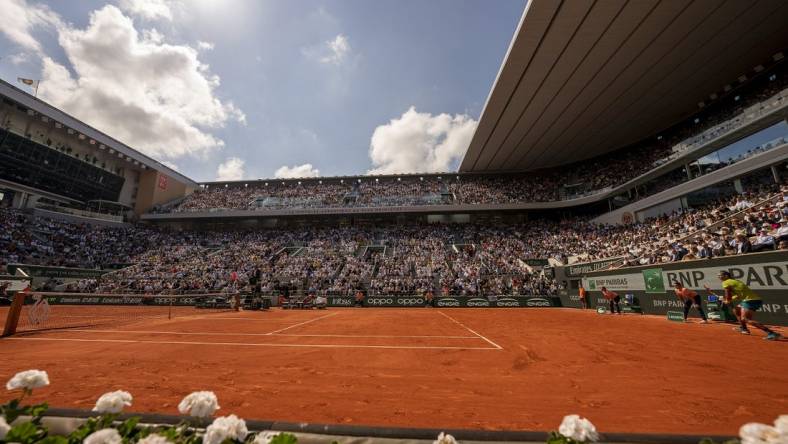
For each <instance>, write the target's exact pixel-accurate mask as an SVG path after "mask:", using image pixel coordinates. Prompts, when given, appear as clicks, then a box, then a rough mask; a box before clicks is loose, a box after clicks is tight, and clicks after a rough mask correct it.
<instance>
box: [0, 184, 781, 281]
mask: <svg viewBox="0 0 788 444" xmlns="http://www.w3.org/2000/svg"><path fill="white" fill-rule="evenodd" d="M757 179H762V180H761V182H760V183H759V182H758V181H757ZM766 179H767V180H765V181H766V182H768V178H766ZM763 182H764V180H763V178H762V177H760V178H759V177H755V178H752V180H751V181H748V182H746V183H747V188H748V191H747V192H746V193H744V194H738V193H734V195H732V196H726V197H722V198H719V199H716V200H714V201H713V202H711V203H709V204H707V205H704V206H701V207H698V208H693V209H689V210H686V211H677V212H673V213H671V214H666V215H664V216H661V217H657V218H652V219H648V220H645V221H643V222H638V223H634V224H630V225H619V226H606V225H597V224H593V223H589V222H585V221H582V220H578V219H565V220H550V219H537V220H529V221H526V222H523V223H520V224H500V225H496V226H486V225H478V224H462V225H423V224H422V225H420V224H415V225H406V226H389V227H386V226H383V227H342V228H334V227H309V228H300V229H294V228H288V229H270V230H264V231H256V230H255V231H237V230H236V231H219V232H217V231H209V232H206V231H171V230H167V229H163V228H158V227H145V226H137V227H133V226H131V227H123V228H113V227H100V226H92V225H90V224H74V223H69V222H63V221H57V220H53V219H47V218H43V217H37V216H28V215H26V214H25V213H23V212H20V211H18V210H12V209H4V210H2V212H0V226H1V227H2V233H3V234H2V235H0V248H2V256H0V264H3V265H6V264H20V263H21V264H32V265H51V266H67V267H81V268H100V267H107V266H109V265H111V264H126V265H128V266H127V267H126V268H123V269H121V270H118V271H113V272H109V273H107V274H105V275H103V276H101V277H99V278H91V279H82V280H78V281H75V282H69V283H64V282H58V281H57V280H55V279H52V280H50V281H47V282H46V283H44V284H43V285H44V288H45V289H48V290H52V291H54V290H58V291H74V292H98V293H113V292H116V293H146V294H180V293H188V292H215V291H223V290H228V289H229V287H233V288H239V287H240V288H244V287H246V289H247V291H251V290H252V288H251V287H250V285H251V284H250V278H252V277H253V276H256V277H257V278H258V279H257V280H258V281H259V282H260V286H261V287H260V289H259V290H261V291H263V292H267V293H274V292H277V291H280V290H281V288H282V287H283V286H288V287H290V289H291V290H300V291H304V292H308V291H311V292H319V293H326V294H345V295H347V294H354V293H355V292H357V291H359V290H361V291H364V292H365V293H369V294H424V293H426V292H434V293H435V294H443V295H501V294H514V295H554V294H555V293H556V291H557V290H558V286H559V284H558V283H556V282H555V281H554V280H553V279H552V278H551V277H549V276H548V275H546V274H545V273H544V271H543V270H542V269H541V267H538V269H536V268H535V267H532V266H530V265H529V264H528V259H542V260H551V263H552V264H555V265H566V264H571V263H577V262H586V261H595V260H601V259H606V258H621V264H620V265H646V264H658V263H666V262H675V261H687V260H699V259H710V258H713V257H720V256H730V255H737V254H747V253H751V252H759V251H767V250H775V249H781V250H788V186H786V185H783V186H782V189H780V187H779V186H777V185H776V184H773V183H772V184H768V183H763ZM546 262H547V261H546ZM233 272H235V273H236V274H237V280H236V279H233V280H231V278H230V276H231V275H232V274H233ZM253 282H255V281H253Z"/></svg>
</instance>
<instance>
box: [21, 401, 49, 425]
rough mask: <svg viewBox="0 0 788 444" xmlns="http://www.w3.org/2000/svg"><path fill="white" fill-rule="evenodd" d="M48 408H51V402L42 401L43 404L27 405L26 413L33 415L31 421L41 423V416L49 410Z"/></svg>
mask: <svg viewBox="0 0 788 444" xmlns="http://www.w3.org/2000/svg"><path fill="white" fill-rule="evenodd" d="M47 410H49V404H47V403H46V402H45V403H42V404H36V405H31V406H29V407H26V408H25V413H26V414H27V415H30V416H32V418H33V419H32V420H31V421H32V422H33V423H35V424H40V423H41V418H42V417H43V416H44V414H45V413H46V412H47Z"/></svg>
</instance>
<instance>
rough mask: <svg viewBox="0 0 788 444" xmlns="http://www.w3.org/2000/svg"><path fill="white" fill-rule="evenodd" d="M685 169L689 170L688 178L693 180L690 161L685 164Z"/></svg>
mask: <svg viewBox="0 0 788 444" xmlns="http://www.w3.org/2000/svg"><path fill="white" fill-rule="evenodd" d="M684 170H686V171H687V179H689V180H692V170H691V169H690V166H689V164H688V163H685V164H684Z"/></svg>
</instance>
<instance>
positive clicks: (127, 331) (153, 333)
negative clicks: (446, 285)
mask: <svg viewBox="0 0 788 444" xmlns="http://www.w3.org/2000/svg"><path fill="white" fill-rule="evenodd" d="M63 331H64V332H72V331H76V332H80V333H134V334H151V335H181V336H286V337H297V338H300V337H308V338H311V337H314V338H392V339H397V338H403V339H405V338H436V339H479V337H478V336H408V335H405V336H398V335H298V334H287V333H281V334H280V333H227V332H190V331H189V332H186V331H158V330H96V329H93V328H91V329H82V328H66V329H63ZM53 333H57V331H53Z"/></svg>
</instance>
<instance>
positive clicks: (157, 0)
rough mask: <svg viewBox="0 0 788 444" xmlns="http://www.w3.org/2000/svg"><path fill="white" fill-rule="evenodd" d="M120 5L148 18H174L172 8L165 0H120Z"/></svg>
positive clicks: (132, 12) (126, 9) (134, 13)
mask: <svg viewBox="0 0 788 444" xmlns="http://www.w3.org/2000/svg"><path fill="white" fill-rule="evenodd" d="M118 6H119V7H120V8H121V9H123V10H124V11H126V12H128V13H129V14H132V15H135V16H138V17H140V18H143V19H146V20H159V19H164V20H172V10H171V9H170V7H169V5H168V4H167V2H165V1H164V0H120V1H119V2H118Z"/></svg>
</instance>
